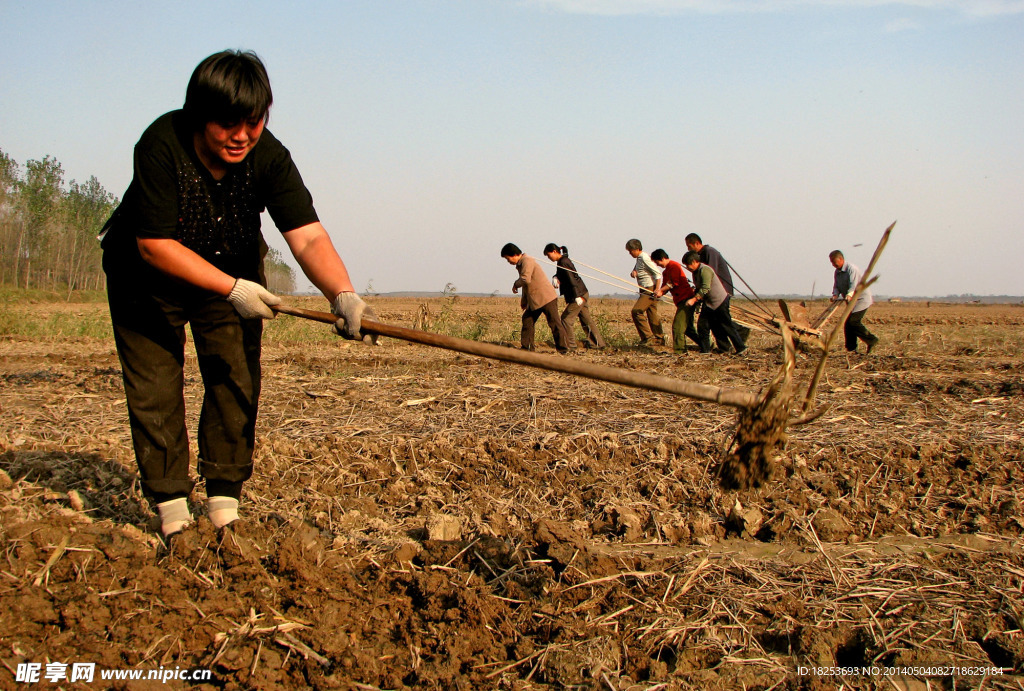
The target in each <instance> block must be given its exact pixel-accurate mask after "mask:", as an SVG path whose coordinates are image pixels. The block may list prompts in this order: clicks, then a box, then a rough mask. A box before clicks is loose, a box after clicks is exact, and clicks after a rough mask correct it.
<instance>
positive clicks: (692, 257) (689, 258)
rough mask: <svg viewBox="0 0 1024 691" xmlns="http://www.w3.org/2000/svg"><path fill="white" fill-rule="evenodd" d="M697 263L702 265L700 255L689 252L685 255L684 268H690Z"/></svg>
mask: <svg viewBox="0 0 1024 691" xmlns="http://www.w3.org/2000/svg"><path fill="white" fill-rule="evenodd" d="M694 262H697V263H698V264H700V255H699V254H698V253H696V252H687V253H686V254H684V255H683V266H689V265H690V264H692V263H694Z"/></svg>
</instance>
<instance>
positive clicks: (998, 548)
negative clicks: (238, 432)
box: [0, 298, 1024, 690]
mask: <svg viewBox="0 0 1024 691" xmlns="http://www.w3.org/2000/svg"><path fill="white" fill-rule="evenodd" d="M297 302H303V304H308V305H309V306H315V307H317V308H320V305H318V304H315V303H313V302H312V301H298V300H297ZM424 304H427V305H428V309H422V308H421V306H422V305H424ZM375 305H376V306H377V309H378V313H379V314H380V317H381V318H382V319H383V320H385V321H388V322H393V323H395V324H398V325H402V326H412V325H413V324H414V322H416V320H417V319H418V318H425V319H426V323H427V325H428V326H430V327H431V328H434V329H437V330H441V329H444V330H446V331H447V332H448V333H456V334H457V335H470V336H472V337H474V338H479V339H480V340H484V341H489V342H494V343H504V344H507V345H512V344H513V343H514V341H515V340H516V338H517V333H518V309H517V303H516V302H515V301H514V300H511V299H507V298H488V299H484V298H480V299H472V298H462V299H457V300H456V299H444V300H441V299H436V300H430V301H428V300H418V299H412V298H409V299H397V298H392V299H378V300H377V301H375ZM820 308H821V305H820V304H819V305H817V306H815V305H812V306H811V312H815V311H816V310H820ZM3 309H4V312H5V314H4V315H2V316H3V317H4V318H3V320H0V321H2V322H3V323H4V324H6V325H8V327H10V325H12V324H28V323H29V322H32V321H33V320H36V321H37V322H40V323H42V322H45V324H46V325H49V326H47V327H46V328H42V327H40V328H41V329H42V330H41V331H40V332H39V334H38V335H24V334H32V333H35V332H33V331H31V330H30V329H28V327H25V329H26V330H25V331H24V332H23V333H21V335H19V333H20V332H18V330H17V329H13V328H8V331H9V333H7V335H5V336H2V337H0V413H2V415H0V469H2V470H3V474H0V553H2V557H0V662H2V666H0V687H3V688H35V687H47V688H57V687H63V688H83V689H85V688H108V687H109V688H130V689H144V688H184V687H196V688H204V689H216V688H221V689H305V688H317V689H326V688H341V689H385V688H387V689H400V688H444V689H480V688H483V689H486V688H497V689H534V688H586V689H590V688H593V689H616V690H625V689H684V688H695V689H696V688H700V689H740V688H743V689H787V688H788V689H794V688H822V689H824V688H838V687H840V686H845V687H846V688H851V687H852V688H902V689H926V688H932V689H954V688H955V689H964V688H981V687H984V688H989V689H1022V688H1024V632H1022V630H1024V592H1022V587H1024V551H1022V546H1024V543H1022V535H1024V509H1022V505H1021V496H1020V493H1021V482H1022V480H1024V456H1022V448H1024V443H1022V435H1024V378H1022V376H1021V371H1022V366H1024V307H1022V306H1020V305H991V306H989V305H948V304H937V303H932V304H930V305H927V304H923V303H922V304H918V303H903V304H882V305H876V306H875V307H873V308H872V309H871V310H870V311H869V312H868V316H867V319H866V321H865V324H866V325H868V326H869V328H871V329H872V330H873V331H875V332H876V333H877V334H879V335H880V336H881V337H882V339H883V340H882V342H881V345H880V346H879V347H878V349H877V350H876V351H875V353H873V354H872V355H871V356H866V357H865V356H860V355H858V356H852V357H847V356H846V355H845V354H843V353H842V346H841V343H840V344H839V346H838V352H837V351H836V350H835V349H834V351H833V356H832V357H831V358H830V360H829V365H828V368H827V370H826V374H825V378H824V379H823V381H822V384H821V390H820V394H819V399H820V402H822V403H828V404H829V405H830V408H829V409H828V410H827V411H826V412H825V414H824V415H822V416H821V417H820V418H819V419H818V420H817V421H816V422H814V423H812V424H809V425H805V426H801V427H794V428H792V429H791V430H790V435H789V440H788V444H787V445H786V447H785V448H784V449H783V450H782V452H781V454H780V456H779V458H778V460H777V465H776V470H775V474H774V477H773V479H772V480H771V481H770V482H769V483H768V484H767V485H766V486H763V487H761V488H759V489H757V490H748V491H742V492H731V491H724V490H722V489H721V488H720V487H719V486H718V483H717V480H716V478H715V469H716V467H717V465H718V460H719V453H720V450H721V447H722V445H723V444H724V443H725V442H726V441H727V439H728V438H729V437H730V435H731V432H732V429H733V426H734V424H735V419H736V413H735V411H734V410H732V409H729V408H726V407H723V406H719V405H715V404H710V403H697V402H694V401H691V400H688V399H684V398H678V397H674V396H670V395H667V394H655V393H651V392H648V391H643V390H639V389H628V388H623V387H620V386H617V385H613V384H608V383H603V382H597V381H591V380H587V379H581V378H575V377H572V376H568V375H563V374H554V373H550V372H544V371H540V370H535V369H530V368H526V367H522V366H516V365H512V364H506V363H501V362H495V361H489V360H483V359H479V358H476V357H472V356H467V355H461V354H456V353H452V352H448V351H443V350H438V349H433V348H428V347H425V346H416V345H411V344H407V343H403V342H399V341H394V340H384V341H382V344H381V345H380V346H377V347H369V346H363V345H357V344H352V343H349V342H345V341H341V340H340V339H335V338H334V337H333V336H331V335H330V334H329V333H327V328H328V327H324V326H322V325H310V324H309V323H308V322H301V321H300V320H296V319H293V318H288V317H279V318H278V319H277V320H275V322H274V323H273V324H271V325H270V326H269V327H268V332H267V338H266V345H265V348H264V358H263V361H264V387H263V399H262V400H263V403H262V408H261V418H260V424H259V428H258V444H257V458H256V472H255V475H254V477H253V479H252V480H251V481H250V482H249V483H247V484H246V488H245V494H244V497H243V504H242V508H241V511H242V513H243V517H244V521H245V526H244V531H243V534H244V535H245V536H247V537H248V538H249V541H248V542H246V541H237V540H231V541H227V542H222V541H221V540H220V539H219V538H218V535H217V533H216V532H215V531H214V530H213V528H212V526H211V525H210V523H209V522H208V521H207V520H206V519H205V517H202V499H203V496H202V490H201V485H200V486H199V489H197V492H196V494H195V495H194V497H193V499H194V500H195V505H194V509H193V510H194V512H195V513H196V514H197V515H199V516H200V518H199V519H198V521H197V523H196V524H194V525H193V526H192V527H190V528H189V529H187V530H186V532H185V533H184V534H183V535H181V536H180V537H178V538H176V539H175V540H174V541H172V543H171V548H170V550H168V549H167V548H166V547H165V546H164V545H163V543H162V542H161V541H160V540H159V539H158V538H156V537H155V534H154V532H153V528H152V526H151V524H150V520H151V512H150V510H149V507H148V506H147V504H146V502H145V500H144V499H143V497H142V494H141V492H140V491H139V487H138V482H137V474H136V469H135V464H134V457H133V454H132V448H131V441H130V438H129V434H128V423H127V413H126V410H125V406H124V401H123V391H122V385H121V379H120V369H119V366H118V363H117V358H116V355H115V352H114V349H113V344H112V341H111V340H110V339H109V338H108V337H106V336H104V335H103V326H102V324H104V318H105V316H104V315H105V306H104V305H102V304H70V305H67V304H59V305H54V304H39V305H31V304H18V305H11V306H8V307H4V308H3ZM628 310H629V304H628V303H625V302H617V301H613V300H604V301H600V303H599V304H598V305H597V306H596V311H597V312H598V313H599V315H600V319H601V321H602V323H603V324H605V326H606V327H607V328H608V330H609V336H610V337H611V341H612V343H614V344H616V347H615V348H612V349H609V350H607V351H601V352H595V351H579V352H578V353H576V354H573V355H570V356H568V357H572V358H579V359H584V360H588V361H593V362H597V363H601V364H606V365H612V366H616V367H623V368H627V369H631V370H641V371H647V372H655V373H659V374H664V375H668V376H673V377H676V378H680V379H685V380H690V381H695V382H703V383H709V384H713V385H716V386H728V387H735V388H745V389H749V390H751V391H758V390H760V389H762V388H763V387H764V386H766V385H767V384H768V382H769V381H770V380H771V378H772V376H773V375H774V374H775V372H776V371H777V370H778V368H779V366H780V363H781V345H780V341H779V339H778V338H777V337H776V336H772V335H769V334H765V333H757V334H755V335H754V337H753V338H752V339H751V343H750V348H749V350H748V352H747V354H745V355H744V356H742V357H730V356H723V355H716V356H701V355H697V354H695V353H694V352H693V351H691V353H690V354H689V355H687V356H684V357H678V356H675V355H672V354H671V353H669V352H667V351H662V352H651V351H646V350H641V349H637V348H635V347H632V346H631V345H628V344H629V343H630V342H631V341H632V340H633V339H634V338H635V334H632V333H631V329H632V326H631V324H630V323H629V316H628ZM72 324H73V325H77V326H81V325H82V324H93V325H98V326H95V327H94V328H95V329H97V333H96V334H95V335H89V334H91V333H92V332H91V331H89V329H83V330H80V331H77V332H76V331H75V330H74V328H72V327H71V326H69V325H72ZM76 328H77V327H76ZM47 329H49V330H48V331H47ZM82 333H84V334H86V335H77V334H82ZM840 340H841V339H840ZM548 350H549V351H550V352H552V353H553V350H551V349H550V348H548ZM814 364H815V358H814V357H813V356H811V355H808V354H803V355H801V356H800V357H799V359H798V363H797V375H798V377H800V378H806V377H807V376H808V375H809V373H810V371H811V370H812V369H813V366H814ZM186 374H187V380H186V381H187V384H186V387H187V388H186V400H187V405H188V406H189V412H190V416H191V420H192V424H193V429H194V423H195V420H196V418H197V416H198V410H199V404H200V401H201V396H202V385H201V380H200V377H199V374H198V370H197V368H196V366H195V360H194V357H190V359H189V360H188V363H187V373H186ZM74 662H91V663H95V664H96V669H97V670H100V669H107V670H113V669H129V668H134V669H142V670H154V669H157V670H158V669H161V668H162V669H165V670H174V669H194V668H198V669H202V670H210V672H211V677H210V679H209V680H207V681H202V682H196V683H186V682H183V681H180V680H171V681H170V682H168V683H167V684H161V683H159V682H154V681H149V682H145V681H100V680H99V671H97V672H96V678H95V679H94V681H93V682H91V683H85V682H81V681H76V682H74V683H72V682H71V681H70V677H68V678H64V679H61V680H59V681H56V682H54V681H47V680H46V679H45V677H41V679H40V681H38V682H37V683H35V684H18V683H16V681H15V678H16V674H17V670H18V668H19V664H23V663H41V664H42V672H41V674H45V673H46V671H47V663H66V664H68V665H69V668H68V669H69V670H70V665H71V664H72V663H74ZM837 667H838V668H845V670H840V671H845V672H846V674H845V675H844V676H832V674H833V673H834V672H835V671H836V670H834V669H818V670H817V672H818V673H815V672H816V670H815V668H837ZM861 668H875V673H874V674H871V673H865V671H864V670H863V669H861ZM997 668H998V670H999V672H1001V673H998V674H993V670H995V669H997ZM885 671H888V672H889V675H888V676H886V675H885V674H884V672H885ZM979 672H985V673H986V674H980V673H979Z"/></svg>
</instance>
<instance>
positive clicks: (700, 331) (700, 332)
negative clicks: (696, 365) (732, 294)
mask: <svg viewBox="0 0 1024 691" xmlns="http://www.w3.org/2000/svg"><path fill="white" fill-rule="evenodd" d="M712 333H714V334H715V341H717V342H718V344H719V345H720V346H721V347H723V348H724V346H725V345H727V344H728V343H730V342H731V343H732V345H733V347H734V348H735V349H736V351H737V352H739V351H741V350H743V348H744V347H745V346H744V344H743V339H742V338H740V335H739V334H738V333H737V332H736V325H735V324H733V322H732V315H731V314H730V313H729V303H728V302H723V303H722V304H721V305H719V306H718V307H717V308H716V309H711V308H709V307H708V306H707V305H704V306H703V307H701V309H700V317H699V318H698V319H697V338H698V342H699V343H700V352H702V353H709V352H711V334H712Z"/></svg>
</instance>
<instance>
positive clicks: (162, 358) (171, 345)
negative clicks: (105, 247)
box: [108, 277, 263, 503]
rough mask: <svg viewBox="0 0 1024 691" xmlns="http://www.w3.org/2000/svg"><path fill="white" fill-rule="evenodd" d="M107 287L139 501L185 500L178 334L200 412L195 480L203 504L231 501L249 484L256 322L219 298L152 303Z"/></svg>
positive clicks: (185, 293)
mask: <svg viewBox="0 0 1024 691" xmlns="http://www.w3.org/2000/svg"><path fill="white" fill-rule="evenodd" d="M142 287H143V286H140V285H137V284H135V283H133V282H119V281H118V280H117V278H116V277H113V278H109V277H108V300H109V303H110V317H111V321H112V323H113V327H114V341H115V344H116V346H117V354H118V358H119V359H120V361H121V372H122V375H123V378H124V389H125V398H126V399H127V403H128V420H129V424H130V426H131V433H132V443H133V445H134V447H135V458H136V461H137V462H138V465H139V473H140V475H141V478H142V489H143V492H144V493H145V494H146V495H147V496H148V497H150V498H151V499H152V500H153V501H155V502H157V503H159V502H161V501H167V500H168V499H173V498H176V497H181V496H187V495H188V494H189V493H190V492H191V491H192V489H193V486H194V484H195V483H194V482H193V481H192V480H191V479H189V466H190V459H189V444H188V433H187V431H186V427H185V399H184V386H185V378H184V370H183V368H184V363H185V324H186V323H188V324H189V325H190V327H191V331H192V338H193V340H194V342H195V349H196V355H197V360H198V364H199V371H200V373H201V376H202V378H203V387H204V394H203V404H202V410H201V412H200V415H199V427H198V445H199V463H198V472H199V475H200V476H202V477H203V478H204V479H205V481H206V490H207V494H208V495H209V496H233V497H235V498H236V499H237V498H238V497H239V496H240V494H241V489H242V483H243V482H244V481H245V480H247V479H248V478H249V477H250V476H251V475H252V467H253V462H252V458H253V449H254V446H255V439H256V412H257V403H258V400H259V394H260V339H261V337H262V333H263V321H262V320H261V319H243V318H242V317H241V316H240V315H239V314H238V312H236V311H235V309H234V307H232V306H231V303H229V302H228V301H227V300H226V299H225V298H223V297H220V296H214V295H211V294H209V293H200V292H198V291H196V290H195V289H190V288H187V287H180V288H178V289H177V290H176V291H174V292H170V291H160V295H159V296H157V295H153V294H151V293H149V292H147V291H146V290H142V289H140V288H142Z"/></svg>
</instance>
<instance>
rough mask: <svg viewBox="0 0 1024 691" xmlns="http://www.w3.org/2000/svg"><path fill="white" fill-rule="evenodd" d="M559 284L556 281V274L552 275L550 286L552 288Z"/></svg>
mask: <svg viewBox="0 0 1024 691" xmlns="http://www.w3.org/2000/svg"><path fill="white" fill-rule="evenodd" d="M559 285H561V284H560V283H559V282H558V276H552V277H551V287H552V288H558V286H559Z"/></svg>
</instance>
